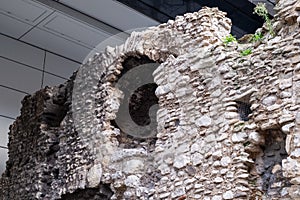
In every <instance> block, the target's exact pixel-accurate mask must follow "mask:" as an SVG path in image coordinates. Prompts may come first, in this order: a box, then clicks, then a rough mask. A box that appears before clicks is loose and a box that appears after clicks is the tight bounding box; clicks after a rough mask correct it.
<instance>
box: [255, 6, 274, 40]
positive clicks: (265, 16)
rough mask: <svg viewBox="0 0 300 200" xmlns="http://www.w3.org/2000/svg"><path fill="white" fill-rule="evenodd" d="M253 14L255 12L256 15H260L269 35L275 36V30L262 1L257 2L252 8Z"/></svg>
mask: <svg viewBox="0 0 300 200" xmlns="http://www.w3.org/2000/svg"><path fill="white" fill-rule="evenodd" d="M254 14H257V15H258V16H260V17H262V18H263V19H264V21H265V23H266V25H267V29H268V31H269V33H270V35H271V36H273V37H274V36H275V32H274V29H273V24H272V22H271V20H270V18H269V12H268V10H267V8H266V5H265V4H264V3H258V4H257V5H256V7H255V8H254Z"/></svg>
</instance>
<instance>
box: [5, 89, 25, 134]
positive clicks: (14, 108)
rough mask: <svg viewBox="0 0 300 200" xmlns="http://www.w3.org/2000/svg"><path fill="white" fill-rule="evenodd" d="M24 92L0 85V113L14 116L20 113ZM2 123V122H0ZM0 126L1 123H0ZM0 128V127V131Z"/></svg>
mask: <svg viewBox="0 0 300 200" xmlns="http://www.w3.org/2000/svg"><path fill="white" fill-rule="evenodd" d="M24 96H25V94H23V93H20V92H17V91H14V90H10V89H7V88H3V87H0V115H4V116H8V117H13V118H16V117H17V116H19V115H20V109H21V101H22V99H23V98H24ZM1 123H2V122H1ZM0 126H1V128H2V124H0ZM1 130H2V129H0V131H1Z"/></svg>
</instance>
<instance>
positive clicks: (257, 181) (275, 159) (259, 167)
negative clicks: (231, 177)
mask: <svg viewBox="0 0 300 200" xmlns="http://www.w3.org/2000/svg"><path fill="white" fill-rule="evenodd" d="M260 134H261V136H262V137H263V138H264V141H265V142H264V144H261V145H257V146H256V150H253V151H252V153H250V155H251V158H252V159H253V161H254V162H255V164H254V165H253V166H252V169H251V170H250V171H251V172H250V174H251V176H250V182H251V183H252V184H253V185H254V186H255V187H256V188H258V189H259V190H260V191H261V192H262V193H264V194H265V195H266V196H269V197H270V198H281V197H282V196H281V194H280V193H281V191H282V189H283V188H285V187H289V186H290V185H291V184H290V180H289V179H288V178H286V177H284V176H283V171H282V160H283V159H286V158H287V156H288V154H287V152H286V150H285V143H286V134H284V133H283V132H282V131H281V130H280V129H272V130H265V131H261V132H260ZM252 148H253V147H252ZM254 148H255V146H254Z"/></svg>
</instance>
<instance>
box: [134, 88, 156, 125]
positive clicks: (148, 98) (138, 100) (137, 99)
mask: <svg viewBox="0 0 300 200" xmlns="http://www.w3.org/2000/svg"><path fill="white" fill-rule="evenodd" d="M156 88H157V85H156V84H155V83H150V84H146V85H143V86H141V87H140V88H137V89H136V90H135V91H134V93H133V94H132V95H131V97H130V100H129V113H130V116H131V118H132V120H133V121H134V122H135V123H137V124H138V125H140V126H146V125H149V124H150V122H151V120H150V116H149V109H150V108H151V107H152V106H153V105H155V104H158V98H157V97H156V95H155V90H156Z"/></svg>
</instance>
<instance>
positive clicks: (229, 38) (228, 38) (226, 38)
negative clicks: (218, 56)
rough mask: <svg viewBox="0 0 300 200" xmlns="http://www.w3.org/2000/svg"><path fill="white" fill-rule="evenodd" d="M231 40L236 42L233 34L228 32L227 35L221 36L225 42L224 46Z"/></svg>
mask: <svg viewBox="0 0 300 200" xmlns="http://www.w3.org/2000/svg"><path fill="white" fill-rule="evenodd" d="M232 42H237V39H236V38H235V36H233V35H231V34H229V35H227V36H226V37H225V38H223V43H224V44H225V46H227V45H228V44H229V43H232Z"/></svg>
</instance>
